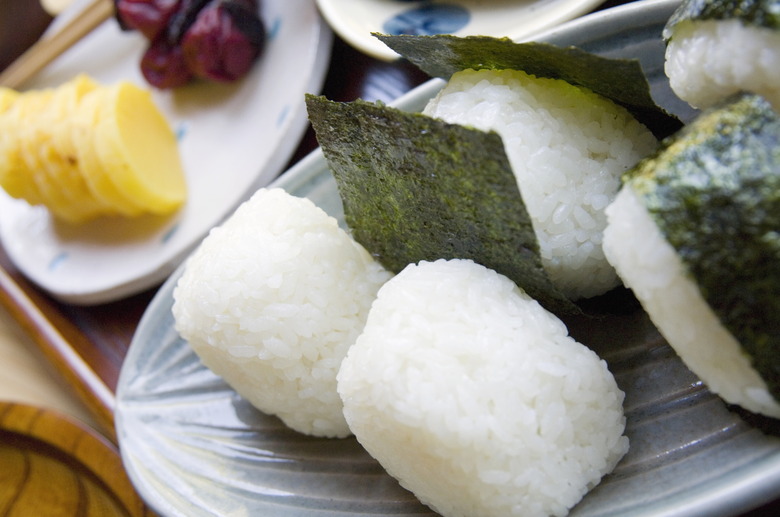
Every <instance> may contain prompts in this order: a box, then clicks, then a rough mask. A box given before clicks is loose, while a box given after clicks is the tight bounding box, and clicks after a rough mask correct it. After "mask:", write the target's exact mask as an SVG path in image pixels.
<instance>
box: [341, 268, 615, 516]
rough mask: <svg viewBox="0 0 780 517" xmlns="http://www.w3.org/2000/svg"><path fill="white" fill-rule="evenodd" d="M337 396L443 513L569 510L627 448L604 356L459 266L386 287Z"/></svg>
mask: <svg viewBox="0 0 780 517" xmlns="http://www.w3.org/2000/svg"><path fill="white" fill-rule="evenodd" d="M338 390H339V394H340V395H341V397H342V399H343V400H344V414H345V416H346V418H347V422H348V423H349V425H350V428H351V429H352V431H353V432H354V434H355V436H356V438H357V439H358V441H359V442H360V443H361V444H362V445H363V446H364V447H365V448H366V450H367V451H368V452H369V453H370V454H371V455H372V456H373V457H374V458H376V459H377V460H378V461H379V462H380V463H381V464H382V466H384V467H385V469H386V470H387V471H388V472H389V473H390V474H391V475H392V476H394V477H395V478H396V479H398V480H399V482H400V483H401V485H402V486H404V487H405V488H407V489H409V490H410V491H412V492H413V493H414V494H415V495H416V496H417V497H418V498H419V499H420V500H421V501H422V502H423V503H425V504H427V505H428V506H430V507H431V508H433V509H434V510H436V511H437V512H440V513H441V514H443V515H445V516H448V517H449V516H469V517H473V516H480V517H491V516H502V517H506V516H523V517H533V516H547V515H565V514H566V513H567V511H568V510H569V509H570V508H571V507H572V506H573V505H574V504H576V503H577V502H578V501H579V500H580V499H581V498H582V497H583V495H584V494H585V493H586V492H587V490H588V489H590V488H592V487H593V486H594V485H596V484H597V483H599V481H600V480H601V478H602V476H604V475H605V474H606V473H608V472H610V471H611V470H612V469H613V468H614V467H615V465H616V464H617V462H618V461H619V460H620V458H621V457H622V456H623V455H624V454H625V452H626V451H627V449H628V439H627V438H626V437H625V436H623V430H624V426H625V418H624V415H623V408H622V402H623V393H622V392H621V391H620V390H619V389H618V387H617V385H616V383H615V381H614V378H613V377H612V374H611V373H610V372H609V371H608V370H607V365H606V364H605V362H604V361H602V360H600V359H599V358H598V357H597V356H596V354H595V353H594V352H593V351H591V350H590V349H588V348H586V347H585V346H583V345H581V344H579V343H577V342H576V341H574V340H573V339H572V338H571V337H569V336H568V334H567V330H566V327H565V325H564V324H563V323H562V322H561V321H560V320H559V319H557V318H556V317H555V316H553V315H552V314H551V313H549V312H547V311H546V310H545V309H543V308H542V307H541V305H539V304H538V303H537V302H536V301H534V300H533V299H531V298H530V297H528V296H527V295H526V294H525V293H524V292H523V291H521V290H520V289H519V288H518V287H517V286H516V285H515V284H514V283H513V282H512V281H510V280H509V279H508V278H506V277H505V276H503V275H500V274H498V273H496V272H494V271H493V270H490V269H487V268H485V267H483V266H481V265H478V264H476V263H474V262H472V261H469V260H450V261H445V260H437V261H435V262H421V263H420V264H419V265H410V266H408V267H407V268H406V269H404V270H403V271H402V272H400V273H399V274H398V275H396V276H395V277H394V278H393V279H392V280H390V281H389V282H388V283H387V284H385V285H384V286H383V287H382V288H381V289H380V291H379V294H378V298H377V300H376V301H375V302H374V305H373V307H372V309H371V312H370V313H369V317H368V321H367V323H366V326H365V329H364V331H363V334H361V336H360V337H359V338H358V340H357V342H356V343H355V345H354V346H353V347H352V348H351V349H350V350H349V352H348V354H347V357H346V358H345V359H344V362H343V363H342V366H341V370H340V372H339V374H338Z"/></svg>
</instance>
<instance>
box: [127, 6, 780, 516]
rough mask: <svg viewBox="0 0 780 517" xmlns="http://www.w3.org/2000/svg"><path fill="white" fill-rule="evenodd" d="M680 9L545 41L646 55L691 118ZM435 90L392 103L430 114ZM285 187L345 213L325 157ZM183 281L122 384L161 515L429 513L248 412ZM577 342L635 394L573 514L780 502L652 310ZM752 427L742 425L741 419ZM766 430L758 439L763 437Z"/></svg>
mask: <svg viewBox="0 0 780 517" xmlns="http://www.w3.org/2000/svg"><path fill="white" fill-rule="evenodd" d="M677 3H678V2H677V1H669V0H660V1H652V0H651V1H644V2H637V3H633V4H628V5H627V6H625V7H621V8H617V9H614V10H610V11H606V12H601V13H598V14H596V15H592V16H589V17H587V18H584V19H581V20H579V21H576V22H573V23H569V24H567V25H565V26H563V27H561V28H560V29H557V30H555V31H553V32H550V33H547V34H546V35H545V36H544V38H543V39H544V40H546V41H550V42H554V43H556V44H572V45H577V46H580V47H583V48H585V49H587V50H591V51H595V52H599V53H602V54H605V55H609V56H625V57H638V58H639V59H640V60H641V62H642V64H643V66H644V67H645V71H646V73H647V74H648V76H649V78H650V81H651V83H652V87H653V93H654V95H655V96H656V98H657V100H658V102H659V103H661V104H663V105H665V106H666V107H667V108H669V109H670V110H672V111H674V112H676V113H678V114H680V116H681V117H682V118H683V119H689V118H690V117H691V115H692V113H691V112H690V111H689V110H687V109H686V108H685V107H684V105H683V104H682V103H681V102H679V101H677V100H675V98H674V96H673V95H672V94H671V92H670V91H669V89H668V85H667V82H666V79H665V77H664V75H663V46H662V43H661V40H660V32H661V28H662V26H663V24H664V23H665V21H666V19H667V18H668V16H669V15H670V14H671V12H672V10H673V9H674V7H675V6H676V5H677ZM440 86H441V83H440V82H439V81H432V82H429V83H426V84H425V85H423V86H421V87H420V88H418V89H416V90H415V91H413V92H411V93H410V94H408V95H406V96H405V97H403V98H402V99H400V100H399V102H398V103H397V104H398V105H399V106H400V107H402V108H404V109H420V108H421V106H422V105H423V104H424V103H425V101H426V100H427V99H428V98H430V97H431V96H432V95H433V94H434V93H435V92H436V90H437V89H438V88H440ZM276 185H278V186H280V187H284V188H285V189H287V190H288V191H289V192H291V193H293V194H296V195H299V196H307V197H309V198H311V199H312V200H313V201H314V202H315V203H317V204H318V205H320V206H321V207H323V208H324V209H325V210H327V211H329V212H330V213H331V214H333V215H334V216H337V217H341V207H340V202H339V198H338V195H337V193H336V190H335V184H334V182H333V180H332V179H331V177H330V174H329V173H328V170H327V167H326V164H325V162H324V160H323V158H322V155H321V154H320V153H319V152H315V153H313V154H312V155H311V156H309V157H307V158H306V159H305V160H303V161H302V162H301V163H300V164H299V165H298V166H296V167H295V168H294V169H292V170H290V171H289V172H287V173H286V174H285V175H284V176H282V177H281V178H280V179H279V180H278V182H277V183H276ZM177 278H178V273H177V274H175V275H174V276H173V277H172V278H171V279H170V280H169V281H168V282H167V283H166V284H165V285H164V286H163V288H162V289H161V290H160V292H159V294H158V295H157V297H156V298H155V300H154V301H153V303H152V304H151V306H150V307H149V309H148V311H147V313H146V314H145V315H144V318H143V319H142V321H141V324H140V328H139V330H138V333H137V334H136V336H135V339H134V341H133V344H132V346H131V348H130V351H129V354H128V356H127V360H126V362H125V365H124V368H123V370H122V374H121V378H120V380H119V386H118V390H117V397H118V400H117V408H116V424H117V429H118V433H119V439H120V444H121V450H122V455H123V459H124V463H125V466H126V468H127V470H128V472H129V473H130V476H131V479H132V480H133V482H134V484H135V486H136V487H137V489H138V490H139V492H140V493H141V495H142V496H143V497H144V498H145V499H146V501H147V502H148V503H149V504H150V505H151V506H152V507H153V508H155V509H156V510H157V511H158V512H160V513H161V514H163V515H186V516H197V515H215V514H217V515H223V516H224V515H274V516H278V517H284V516H292V515H296V516H307V517H309V516H326V515H327V516H346V515H355V514H360V515H382V516H385V515H396V516H398V515H432V513H431V512H430V510H429V509H427V508H426V507H424V506H422V505H421V504H419V503H418V502H417V501H416V499H415V498H414V497H413V496H412V495H411V494H410V493H408V492H406V491H404V490H403V489H401V488H400V487H399V486H398V484H397V483H396V482H395V481H394V480H393V479H392V478H390V477H389V476H387V475H386V474H385V473H384V471H383V470H382V468H381V467H380V466H379V465H378V464H377V463H376V462H374V461H373V460H372V459H371V458H370V457H369V456H368V455H367V454H366V453H365V452H364V451H363V450H362V449H361V447H360V446H359V445H358V444H357V442H356V441H355V440H353V439H344V440H325V439H313V438H308V437H304V436H302V435H299V434H297V433H295V432H292V431H290V430H288V429H287V428H285V427H284V426H283V425H282V424H281V423H280V422H279V421H278V420H276V419H275V418H271V417H268V416H265V415H263V414H261V413H259V412H258V411H256V410H254V409H253V408H252V407H251V406H249V404H247V403H246V402H245V401H244V400H242V399H241V398H240V397H239V396H237V395H236V394H235V393H234V392H233V391H232V390H231V389H230V388H228V387H227V386H226V385H225V383H223V382H222V381H221V380H220V379H218V378H217V377H215V376H214V375H213V374H212V373H211V372H209V371H208V370H207V369H205V368H204V367H203V366H202V365H201V364H200V363H199V361H198V359H197V357H196V356H195V355H194V354H193V352H192V351H191V350H190V348H189V347H188V345H187V343H186V342H184V341H182V340H181V339H180V338H179V337H178V336H177V334H176V332H175V330H174V329H173V319H172V316H171V305H172V290H173V286H174V283H175V282H176V280H177ZM569 323H570V329H571V331H572V334H573V335H574V336H575V337H576V338H577V339H578V340H580V341H581V342H583V343H585V344H587V345H589V346H591V347H592V348H594V349H595V350H596V351H597V352H599V353H600V354H601V355H602V357H604V358H605V359H606V360H607V362H608V363H609V365H610V368H611V369H612V371H613V372H614V374H615V377H616V379H617V381H618V383H619V384H620V387H621V388H622V389H623V390H624V391H625V392H626V401H625V409H626V415H627V420H628V425H627V434H628V435H629V438H630V440H631V450H630V452H629V453H628V454H627V455H626V456H625V458H624V459H623V461H622V462H621V463H620V464H619V465H618V467H617V468H616V470H615V471H614V473H613V474H612V475H610V476H608V477H607V478H605V479H604V480H603V482H602V483H601V484H600V485H599V486H598V487H596V489H595V490H593V491H592V492H591V493H590V494H588V495H587V496H586V497H585V499H584V500H583V501H582V502H581V503H580V504H579V505H578V506H577V507H575V508H574V510H573V511H572V515H575V516H596V515H599V516H606V515H610V516H615V515H621V516H622V515H632V516H639V515H642V516H646V515H653V516H660V515H664V516H672V515H674V516H683V515H686V516H690V515H733V514H736V513H739V512H741V511H744V510H747V509H749V508H751V507H754V506H756V505H758V504H761V503H763V502H766V501H768V500H771V499H772V498H773V497H775V496H776V494H778V493H780V440H779V439H777V438H775V437H773V436H772V435H771V434H768V433H767V431H766V428H763V427H762V424H764V423H765V422H762V421H760V420H753V419H752V418H748V417H746V416H744V415H740V414H739V413H737V412H735V411H733V410H731V408H728V407H727V406H726V405H724V404H723V403H722V402H721V400H720V399H718V398H717V397H715V396H713V395H712V394H710V393H709V392H708V391H707V390H706V388H705V387H704V386H703V385H702V384H701V383H700V382H699V381H698V380H697V379H696V377H694V376H693V375H692V374H691V373H690V372H689V371H688V370H687V369H686V368H685V367H684V366H683V365H682V364H681V363H680V361H679V360H678V359H677V358H676V357H675V355H674V353H673V351H672V350H671V349H670V348H669V347H668V346H667V345H666V344H665V343H664V341H663V340H662V339H661V338H660V336H659V335H658V333H657V332H656V330H655V329H654V327H653V326H652V325H651V324H650V323H649V321H648V320H647V318H646V317H645V316H644V314H643V313H642V311H640V310H633V311H628V312H627V313H626V312H625V311H624V313H623V314H611V315H610V316H608V317H607V318H606V319H605V320H600V321H599V323H598V325H594V324H593V323H590V324H588V323H583V322H576V321H572V322H569ZM746 418H747V419H748V420H746ZM760 428H763V429H764V431H762V430H760Z"/></svg>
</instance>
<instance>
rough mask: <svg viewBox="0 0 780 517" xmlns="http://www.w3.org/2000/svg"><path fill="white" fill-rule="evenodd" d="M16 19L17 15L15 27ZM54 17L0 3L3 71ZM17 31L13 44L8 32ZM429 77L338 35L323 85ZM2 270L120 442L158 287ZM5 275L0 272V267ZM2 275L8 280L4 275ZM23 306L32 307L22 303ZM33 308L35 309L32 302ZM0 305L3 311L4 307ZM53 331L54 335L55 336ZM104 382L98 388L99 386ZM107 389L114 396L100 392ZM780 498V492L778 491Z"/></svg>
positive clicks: (345, 88) (80, 393)
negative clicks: (59, 294) (82, 285)
mask: <svg viewBox="0 0 780 517" xmlns="http://www.w3.org/2000/svg"><path fill="white" fill-rule="evenodd" d="M624 3H628V0H622V1H621V0H611V1H607V2H605V3H604V4H602V6H601V7H600V8H599V9H606V8H609V7H613V6H615V5H619V4H624ZM12 19H16V20H19V21H18V22H17V23H16V24H15V25H13V27H14V28H13V30H12V29H11V26H12ZM50 21H51V17H50V16H49V15H48V14H47V13H45V12H44V11H43V10H42V9H41V8H40V5H39V4H38V1H37V0H2V2H0V70H2V69H3V68H4V67H5V66H7V65H8V64H9V63H10V62H11V61H12V60H13V59H14V58H15V57H16V56H18V55H19V53H21V52H22V51H23V50H24V49H25V48H27V47H28V46H29V45H31V44H32V43H33V42H34V41H35V40H36V39H37V37H38V35H39V34H41V32H42V31H43V30H44V29H45V27H46V26H47V24H48V23H49V22H50ZM9 33H13V35H14V36H13V40H12V41H10V42H9V41H4V39H6V40H7V39H8V38H6V37H5V35H8V34H9ZM427 79H428V77H427V76H425V75H424V74H422V73H421V72H420V71H418V70H417V69H416V68H415V67H413V66H412V65H409V64H408V63H404V62H395V63H385V62H381V61H377V60H375V59H372V58H370V57H367V56H365V55H363V54H361V53H360V52H358V51H356V50H354V49H352V48H351V47H350V46H348V45H347V44H346V43H344V42H343V41H342V40H341V39H339V38H338V37H335V38H334V46H333V52H332V55H331V64H330V68H329V71H328V74H327V76H326V79H325V84H324V87H323V90H322V93H323V95H325V96H326V97H328V98H329V99H332V100H339V101H347V100H353V99H356V98H363V99H366V100H382V101H385V102H389V101H391V100H393V99H395V98H396V97H398V96H399V95H401V94H403V93H405V92H407V91H408V90H410V89H412V88H413V87H415V86H417V85H419V84H421V83H422V82H424V81H426V80H427ZM315 147H316V141H315V138H314V135H313V131H312V130H311V128H309V130H308V132H307V133H306V135H305V136H304V138H303V139H302V141H301V144H300V146H299V148H298V149H297V151H296V153H295V155H294V156H293V158H292V159H291V161H290V165H292V164H294V163H295V162H297V161H298V160H300V159H301V158H303V157H304V156H306V154H308V153H309V152H310V151H312V150H313V149H314V148H315ZM0 267H2V268H3V269H4V270H5V272H7V275H5V276H4V277H5V279H4V280H3V282H0V287H2V289H0V305H2V306H3V307H4V310H5V311H6V312H7V313H8V314H10V315H11V317H13V318H14V319H16V320H17V321H18V322H19V323H20V324H21V327H22V328H23V329H24V330H25V331H26V332H27V333H28V334H29V336H30V337H31V338H32V340H33V341H34V342H35V343H36V344H38V346H40V347H41V349H42V350H43V353H44V357H46V359H47V360H48V361H49V362H51V363H52V364H54V366H55V367H56V369H57V370H58V371H59V372H60V373H61V375H62V376H63V378H64V380H65V381H66V382H67V383H69V384H71V385H72V384H74V383H75V382H77V379H75V378H74V377H73V373H72V372H71V373H68V371H67V370H68V369H69V368H72V364H69V361H70V359H69V358H68V357H65V358H63V357H62V353H61V350H57V349H56V347H54V348H53V345H52V340H55V341H56V340H61V341H62V342H64V343H65V344H67V345H68V346H69V348H70V350H71V351H74V352H75V359H76V360H77V361H79V360H83V362H84V363H86V365H88V367H89V368H90V369H91V370H92V371H93V372H94V374H95V378H94V379H93V380H92V381H90V380H87V382H83V379H81V381H82V386H81V387H80V388H79V389H78V390H76V396H77V398H78V399H80V400H81V401H82V402H83V403H84V404H85V406H86V407H87V408H88V410H89V411H90V412H91V414H92V416H93V417H94V419H95V421H96V422H97V426H98V427H99V428H100V430H101V431H102V432H103V433H104V434H105V435H106V436H107V437H109V438H110V439H112V440H115V437H114V434H113V428H112V426H113V422H112V420H111V410H112V404H113V401H112V400H110V393H113V391H114V390H115V388H116V385H117V379H118V376H119V371H120V369H121V366H122V361H123V359H124V357H125V354H126V353H127V350H128V347H129V345H130V342H131V339H132V337H133V334H134V332H135V329H136V327H137V325H138V322H139V320H140V318H141V316H142V315H143V313H144V311H145V309H146V307H147V305H148V304H149V302H150V301H151V299H152V298H153V296H154V295H155V292H156V288H153V289H149V290H147V291H144V292H142V293H139V294H137V295H134V296H132V297H129V298H126V299H123V300H119V301H116V302H112V303H106V304H101V305H96V306H88V307H85V306H77V305H71V304H66V303H61V302H59V301H57V300H55V299H53V298H52V297H50V296H48V295H47V294H46V293H45V292H43V291H41V290H40V289H38V288H37V287H36V286H35V285H33V284H31V283H30V282H29V281H27V280H26V279H25V278H24V277H23V276H22V275H21V274H20V273H19V271H18V270H17V268H16V267H15V266H14V265H13V264H12V263H11V262H10V260H9V259H8V256H7V255H6V253H5V251H4V250H3V249H2V246H1V245H0ZM0 272H1V271H0ZM0 279H3V277H0ZM25 303H28V304H30V305H27V306H25ZM30 306H32V307H34V308H35V310H34V311H32V312H33V313H34V314H31V311H30V310H29V307H30ZM0 310H3V309H0ZM52 334H54V337H52ZM95 383H97V384H99V385H98V386H95V385H94V384H95ZM103 388H108V391H109V397H106V395H105V393H100V390H101V389H103ZM779 496H780V494H779ZM764 515H780V501H779V502H776V503H774V504H772V505H768V506H766V507H762V508H759V509H757V510H755V511H754V512H750V513H749V514H746V517H747V516H750V517H758V516H764Z"/></svg>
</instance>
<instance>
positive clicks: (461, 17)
mask: <svg viewBox="0 0 780 517" xmlns="http://www.w3.org/2000/svg"><path fill="white" fill-rule="evenodd" d="M603 1H604V0H485V1H477V0H432V1H431V0H428V1H408V0H406V1H404V0H357V1H356V0H317V4H318V6H319V8H320V12H322V16H323V17H324V18H325V19H326V20H327V22H328V23H329V24H330V26H331V27H332V28H333V30H334V31H335V32H336V33H337V34H338V35H339V36H341V37H342V38H343V39H344V40H345V41H346V42H348V43H349V44H350V45H352V46H353V47H355V48H357V49H358V50H360V51H361V52H364V53H365V54H368V55H369V56H372V57H375V58H377V59H380V60H383V61H393V60H395V59H397V58H398V54H396V53H395V51H393V50H391V49H390V48H389V47H387V45H385V44H384V43H382V42H381V41H379V40H378V39H376V38H375V37H374V36H372V35H371V33H373V32H380V33H383V34H393V35H396V34H418V35H422V34H455V35H457V36H496V37H509V38H512V39H514V40H517V41H519V40H524V39H528V38H529V37H531V36H532V35H533V34H535V33H538V32H540V31H542V30H545V29H548V28H550V27H553V26H555V25H557V24H559V23H562V22H565V21H568V20H571V19H573V18H576V17H578V16H580V15H583V14H585V13H587V12H590V11H591V10H592V9H593V8H594V7H596V6H598V5H599V4H601V3H603Z"/></svg>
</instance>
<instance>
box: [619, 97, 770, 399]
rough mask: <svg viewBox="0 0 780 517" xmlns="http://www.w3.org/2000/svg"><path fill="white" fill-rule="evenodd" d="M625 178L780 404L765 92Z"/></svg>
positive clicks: (718, 111) (667, 145)
mask: <svg viewBox="0 0 780 517" xmlns="http://www.w3.org/2000/svg"><path fill="white" fill-rule="evenodd" d="M625 180H626V182H627V184H629V185H630V186H631V187H632V189H633V190H634V191H635V192H636V193H637V194H639V195H640V198H641V199H642V200H643V202H644V205H645V206H646V207H647V210H648V211H649V213H650V215H651V216H652V217H653V219H654V221H655V222H656V224H657V225H658V227H659V229H660V230H661V232H662V233H663V235H664V236H665V238H666V239H667V241H668V242H669V243H670V244H671V245H672V246H673V247H674V248H675V249H676V251H677V253H678V254H679V256H680V258H681V259H682V261H683V263H684V264H685V265H686V267H687V269H688V271H689V273H690V275H691V277H692V278H693V280H694V281H695V282H696V283H697V284H698V286H699V288H700V290H701V293H702V295H703V297H704V299H705V300H706V301H707V303H708V304H709V305H710V307H711V308H712V309H713V311H714V312H715V313H716V314H717V316H718V317H719V318H720V321H721V322H722V323H723V325H724V326H725V327H726V328H727V329H728V330H729V331H730V332H731V334H732V335H733V336H734V337H735V338H736V339H737V340H738V341H739V342H740V344H741V345H742V347H743V349H744V350H745V351H746V352H747V354H749V355H750V357H751V358H752V362H753V366H754V368H755V369H756V370H757V371H758V372H759V374H760V375H761V376H762V377H763V378H764V380H765V381H766V383H767V385H768V387H769V390H770V392H771V393H772V395H773V396H774V397H775V398H776V399H777V400H780V118H779V117H778V114H777V113H776V112H774V111H773V110H772V108H771V106H770V105H769V103H768V102H766V101H765V100H764V99H763V98H761V97H759V96H757V95H748V94H743V95H740V96H738V97H735V98H731V99H729V100H728V101H727V102H725V103H724V104H722V105H719V106H718V107H715V108H713V109H711V110H708V111H706V112H704V113H703V114H702V115H700V116H699V117H698V118H697V119H696V120H694V121H693V122H692V123H691V124H689V125H688V126H687V127H686V128H685V129H683V130H682V131H681V132H680V133H679V134H678V135H676V136H674V137H672V138H669V139H667V140H666V141H664V142H663V143H662V146H661V148H660V150H659V151H658V153H657V154H656V155H654V156H653V157H650V158H647V159H645V160H643V161H642V162H640V163H639V164H638V165H637V167H636V168H634V169H633V170H631V171H629V172H628V173H627V174H626V178H625ZM713 353H717V352H716V351H714V352H713Z"/></svg>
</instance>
